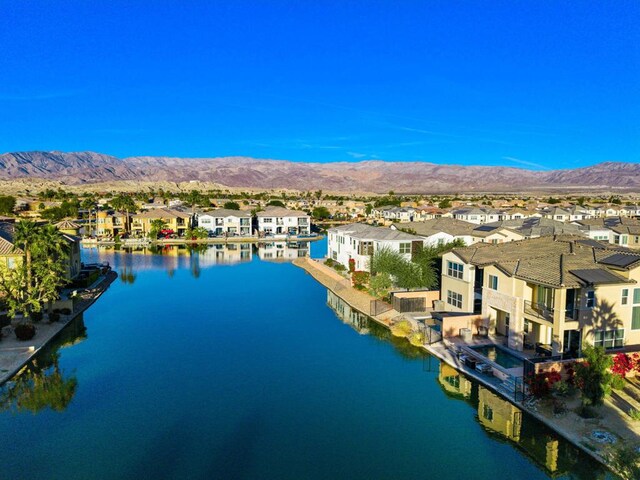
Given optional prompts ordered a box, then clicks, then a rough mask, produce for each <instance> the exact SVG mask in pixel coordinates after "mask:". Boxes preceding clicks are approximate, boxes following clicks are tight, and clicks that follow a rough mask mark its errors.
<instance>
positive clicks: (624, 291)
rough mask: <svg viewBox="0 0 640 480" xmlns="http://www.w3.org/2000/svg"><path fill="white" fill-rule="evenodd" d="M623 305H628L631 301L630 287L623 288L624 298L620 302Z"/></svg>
mask: <svg viewBox="0 0 640 480" xmlns="http://www.w3.org/2000/svg"><path fill="white" fill-rule="evenodd" d="M620 303H621V304H622V305H626V304H627V303H629V289H628V288H623V289H622V300H621V302H620Z"/></svg>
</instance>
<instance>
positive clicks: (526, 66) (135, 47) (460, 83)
mask: <svg viewBox="0 0 640 480" xmlns="http://www.w3.org/2000/svg"><path fill="white" fill-rule="evenodd" d="M0 112H1V114H0V152H7V151H22V150H62V151H80V150H92V151H98V152H103V153H108V154H112V155H116V156H119V157H126V156H135V155H171V156H182V157H205V156H227V155H242V156H253V157H259V158H276V159H286V160H293V161H310V162H330V161H357V160H371V159H381V160H389V161H425V162H434V163H447V164H452V163H453V164H465V165H471V164H473V165H507V166H518V167H527V168H534V169H549V168H572V167H577V166H583V165H591V164H595V163H598V162H602V161H625V162H639V161H640V2H638V1H637V0H633V1H624V0H616V1H613V2H612V1H601V2H596V1H586V2H575V1H569V2H563V1H544V0H535V1H534V0H530V1H516V0H511V1H506V2H501V1H494V0H492V1H489V2H475V1H474V2H472V1H464V0H460V1H449V0H443V1H425V0H422V1H415V2H413V1H409V0H405V1H369V2H365V1H358V2H351V1H345V0H342V1H335V2H333V1H323V2H306V1H292V2H285V1H276V0H271V1H254V2H243V1H241V0H229V1H227V2H221V1H208V2H197V1H185V2H166V1H154V2H148V3H145V2H142V1H134V2H118V1H109V2H91V1H82V2H74V1H64V2H48V1H39V2H38V1H20V2H15V1H13V0H6V1H5V0H0Z"/></svg>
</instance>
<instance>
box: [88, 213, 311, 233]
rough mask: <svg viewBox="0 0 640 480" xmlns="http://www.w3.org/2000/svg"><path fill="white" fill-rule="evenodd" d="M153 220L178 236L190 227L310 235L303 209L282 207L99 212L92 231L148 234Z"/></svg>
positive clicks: (307, 217) (308, 224) (211, 231)
mask: <svg viewBox="0 0 640 480" xmlns="http://www.w3.org/2000/svg"><path fill="white" fill-rule="evenodd" d="M154 220H162V221H163V222H164V224H165V229H166V230H170V231H172V232H174V233H175V234H177V235H178V236H183V235H184V234H185V233H186V232H187V230H189V229H191V228H194V227H202V228H204V229H206V230H207V231H208V232H209V233H210V235H211V236H243V237H251V236H270V235H289V236H305V235H311V217H310V216H309V215H307V214H306V213H305V212H301V211H298V210H289V209H286V208H282V207H267V208H266V209H265V210H263V211H261V212H257V213H256V214H255V216H254V215H252V214H251V212H249V211H246V210H228V209H222V208H220V209H214V210H209V211H194V212H187V211H184V210H179V209H175V208H153V209H148V210H146V211H143V212H140V213H135V214H128V213H123V212H109V211H100V212H98V213H97V218H96V226H95V234H96V235H97V236H99V237H101V236H113V237H115V236H116V235H120V236H122V235H125V234H126V235H132V236H135V237H144V236H148V235H149V233H150V232H151V230H152V228H153V223H152V222H154Z"/></svg>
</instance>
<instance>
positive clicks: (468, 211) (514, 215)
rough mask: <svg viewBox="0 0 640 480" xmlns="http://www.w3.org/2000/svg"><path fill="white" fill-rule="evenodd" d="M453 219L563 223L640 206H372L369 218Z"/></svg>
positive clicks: (635, 213) (626, 214) (639, 214)
mask: <svg viewBox="0 0 640 480" xmlns="http://www.w3.org/2000/svg"><path fill="white" fill-rule="evenodd" d="M440 217H443V218H453V219H456V220H462V221H465V222H469V223H473V224H476V225H483V224H486V223H493V222H499V221H507V220H520V219H524V218H547V219H550V220H557V221H560V222H574V221H582V220H589V219H604V218H607V217H622V218H640V206H636V205H634V206H624V207H614V206H604V207H593V206H585V207H581V206H578V205H572V206H568V207H553V206H546V207H542V208H537V209H533V210H525V209H521V208H508V209H496V208H488V207H479V206H469V207H460V208H453V209H448V210H446V209H439V208H435V207H426V206H423V207H410V206H405V207H395V206H385V207H378V208H373V209H372V210H371V213H370V215H369V218H371V219H373V220H376V221H382V222H398V223H405V222H420V221H426V220H432V219H434V218H440Z"/></svg>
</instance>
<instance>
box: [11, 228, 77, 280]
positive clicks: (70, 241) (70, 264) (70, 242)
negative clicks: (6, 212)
mask: <svg viewBox="0 0 640 480" xmlns="http://www.w3.org/2000/svg"><path fill="white" fill-rule="evenodd" d="M71 224H72V222H60V223H59V224H58V225H56V227H58V226H62V227H65V226H67V227H70V225H71ZM73 225H75V224H73ZM14 228H15V224H14V223H0V264H2V265H4V266H5V267H7V268H14V267H15V266H16V265H18V264H19V263H20V262H22V261H23V258H24V252H23V251H22V250H21V249H20V248H18V247H16V245H15V243H14V231H15V230H14ZM58 229H59V230H61V232H60V233H61V234H62V238H64V240H65V242H66V243H67V254H68V255H67V257H66V259H65V278H66V279H67V280H73V279H74V278H76V277H77V276H78V274H79V273H80V268H81V261H80V238H79V237H77V236H76V235H72V234H70V233H68V232H65V231H64V229H63V228H62V229H61V228H59V227H58ZM67 230H69V228H68V229H67Z"/></svg>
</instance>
